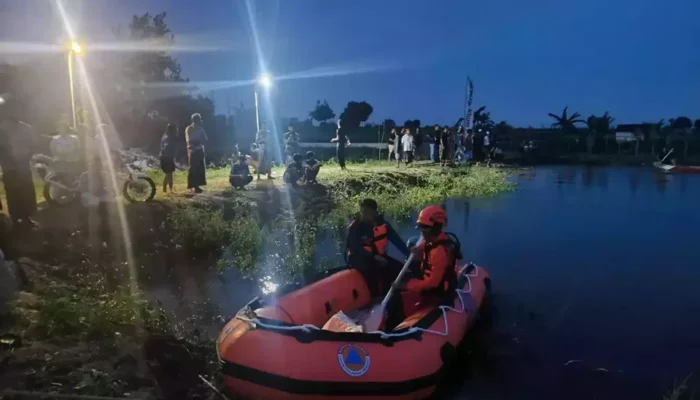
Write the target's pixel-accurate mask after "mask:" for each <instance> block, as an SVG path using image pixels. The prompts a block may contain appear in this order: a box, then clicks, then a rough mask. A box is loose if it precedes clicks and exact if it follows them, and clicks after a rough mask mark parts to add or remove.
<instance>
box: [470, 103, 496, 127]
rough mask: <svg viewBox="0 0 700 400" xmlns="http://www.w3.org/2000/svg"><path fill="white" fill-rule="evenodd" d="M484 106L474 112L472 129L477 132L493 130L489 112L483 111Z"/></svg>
mask: <svg viewBox="0 0 700 400" xmlns="http://www.w3.org/2000/svg"><path fill="white" fill-rule="evenodd" d="M485 110H486V106H482V107H479V108H477V109H476V111H474V128H475V129H476V131H477V132H478V131H479V129H481V130H484V131H488V130H491V129H492V128H493V120H492V119H491V112H489V111H485Z"/></svg>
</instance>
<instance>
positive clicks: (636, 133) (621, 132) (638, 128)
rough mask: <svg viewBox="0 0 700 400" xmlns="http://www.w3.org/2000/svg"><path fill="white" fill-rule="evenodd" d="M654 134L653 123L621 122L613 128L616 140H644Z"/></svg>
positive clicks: (654, 127)
mask: <svg viewBox="0 0 700 400" xmlns="http://www.w3.org/2000/svg"><path fill="white" fill-rule="evenodd" d="M655 135H656V126H655V125H654V124H622V125H618V126H617V128H616V129H615V140H616V141H618V142H634V141H635V140H639V141H642V142H643V141H644V140H647V139H646V138H651V137H653V136H655Z"/></svg>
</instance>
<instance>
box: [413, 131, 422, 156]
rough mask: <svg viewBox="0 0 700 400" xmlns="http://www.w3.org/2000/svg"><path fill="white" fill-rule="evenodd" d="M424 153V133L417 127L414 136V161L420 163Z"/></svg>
mask: <svg viewBox="0 0 700 400" xmlns="http://www.w3.org/2000/svg"><path fill="white" fill-rule="evenodd" d="M422 153H423V133H422V132H421V131H420V127H416V133H415V134H414V135H413V159H414V160H416V161H420V159H421V155H422Z"/></svg>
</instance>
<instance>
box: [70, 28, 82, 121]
mask: <svg viewBox="0 0 700 400" xmlns="http://www.w3.org/2000/svg"><path fill="white" fill-rule="evenodd" d="M78 54H83V46H81V45H80V43H78V41H76V40H72V41H71V42H70V46H69V51H68V80H69V81H70V105H71V111H72V113H73V128H74V129H77V128H78V115H77V112H76V110H75V83H74V79H73V57H74V56H77V55H78Z"/></svg>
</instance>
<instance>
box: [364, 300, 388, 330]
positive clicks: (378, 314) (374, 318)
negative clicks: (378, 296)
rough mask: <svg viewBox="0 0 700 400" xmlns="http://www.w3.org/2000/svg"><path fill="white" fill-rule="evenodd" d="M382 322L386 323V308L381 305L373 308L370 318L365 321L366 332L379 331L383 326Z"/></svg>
mask: <svg viewBox="0 0 700 400" xmlns="http://www.w3.org/2000/svg"><path fill="white" fill-rule="evenodd" d="M382 322H384V307H383V306H382V305H381V304H379V305H376V306H374V308H372V311H371V312H370V314H369V317H367V319H366V320H365V323H364V331H365V332H374V331H376V330H379V328H380V327H381V326H382Z"/></svg>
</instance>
